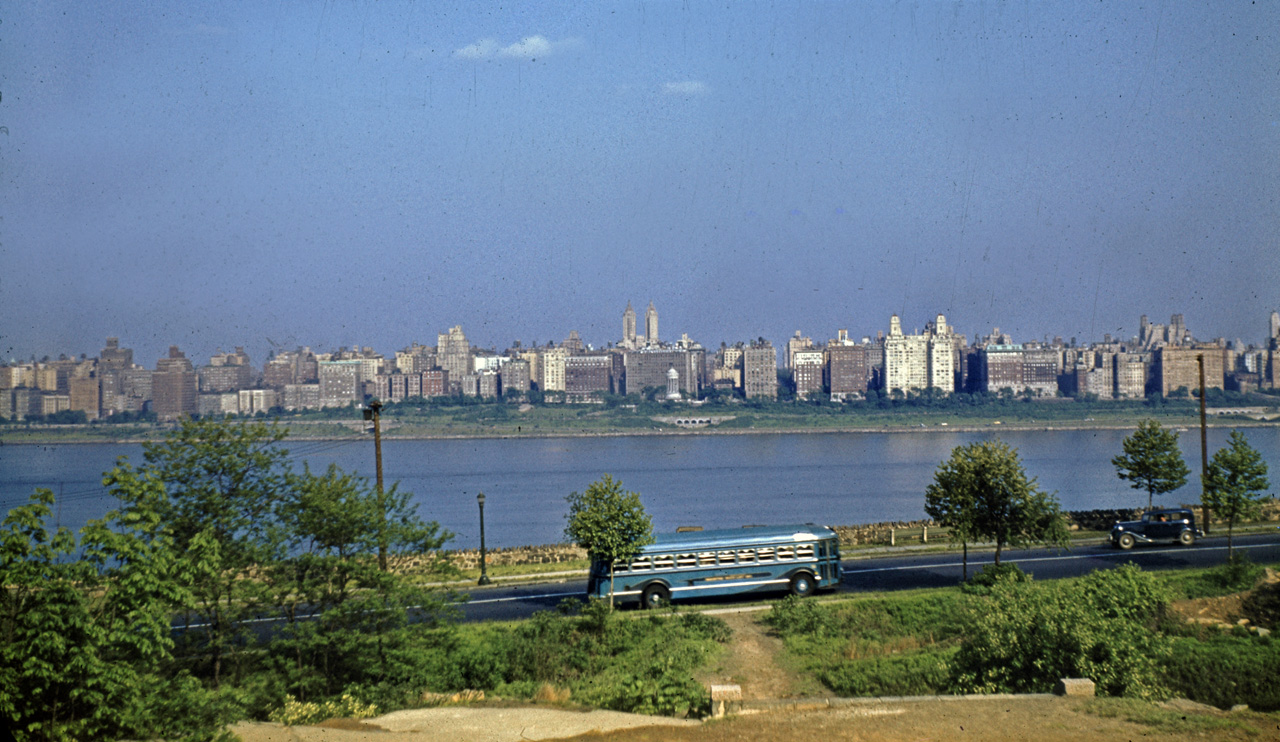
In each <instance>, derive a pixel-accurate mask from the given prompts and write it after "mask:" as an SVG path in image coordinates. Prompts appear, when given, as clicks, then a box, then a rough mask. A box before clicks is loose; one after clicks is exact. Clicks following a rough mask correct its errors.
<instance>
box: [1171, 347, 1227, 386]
mask: <svg viewBox="0 0 1280 742" xmlns="http://www.w3.org/2000/svg"><path fill="white" fill-rule="evenodd" d="M1202 355H1203V356H1204V385H1205V388H1206V389H1222V388H1224V386H1225V371H1224V365H1223V361H1224V356H1223V348H1221V347H1219V346H1217V345H1206V344H1200V345H1190V346H1185V347H1172V346H1168V345H1166V346H1164V347H1163V348H1160V349H1159V350H1158V351H1156V369H1155V371H1156V386H1157V387H1158V388H1159V389H1160V394H1161V395H1162V396H1165V397H1168V396H1170V395H1172V394H1175V393H1179V392H1185V393H1190V392H1191V391H1192V390H1199V389H1200V364H1199V361H1198V360H1197V358H1198V357H1199V356H1202Z"/></svg>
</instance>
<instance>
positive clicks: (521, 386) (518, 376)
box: [498, 358, 530, 396]
mask: <svg viewBox="0 0 1280 742" xmlns="http://www.w3.org/2000/svg"><path fill="white" fill-rule="evenodd" d="M498 382H499V383H500V384H501V385H502V394H503V396H507V395H508V394H515V393H524V392H527V391H529V382H530V379H529V362H528V361H526V360H524V359H523V358H516V359H513V360H510V361H507V362H506V363H504V364H503V365H502V368H501V369H500V370H499V371H498Z"/></svg>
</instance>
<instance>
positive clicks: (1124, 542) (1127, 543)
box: [1116, 533, 1134, 549]
mask: <svg viewBox="0 0 1280 742" xmlns="http://www.w3.org/2000/svg"><path fill="white" fill-rule="evenodd" d="M1133 544H1134V538H1133V534H1132V533H1122V534H1120V540H1119V541H1117V542H1116V545H1117V546H1119V547H1120V548H1121V549H1132V548H1133Z"/></svg>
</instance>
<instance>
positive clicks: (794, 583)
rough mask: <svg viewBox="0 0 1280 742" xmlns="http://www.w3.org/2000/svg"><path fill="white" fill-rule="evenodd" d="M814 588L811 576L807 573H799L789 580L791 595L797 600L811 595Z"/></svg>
mask: <svg viewBox="0 0 1280 742" xmlns="http://www.w3.org/2000/svg"><path fill="white" fill-rule="evenodd" d="M815 587H816V585H815V584H814V582H813V575H811V574H809V573H808V572H801V573H800V574H798V575H796V576H795V577H792V578H791V594H792V595H794V596H796V597H797V598H803V597H805V596H806V595H812V594H813V591H814V588H815Z"/></svg>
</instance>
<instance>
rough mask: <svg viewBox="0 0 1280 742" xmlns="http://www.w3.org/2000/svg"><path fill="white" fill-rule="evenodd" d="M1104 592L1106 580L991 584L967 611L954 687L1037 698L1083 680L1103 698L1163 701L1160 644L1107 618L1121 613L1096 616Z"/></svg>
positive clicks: (1118, 618) (1127, 621) (1164, 649)
mask: <svg viewBox="0 0 1280 742" xmlns="http://www.w3.org/2000/svg"><path fill="white" fill-rule="evenodd" d="M1130 577H1131V576H1126V577H1125V579H1129V578H1130ZM1120 582H1121V583H1123V582H1124V580H1123V579H1122V580H1120ZM1106 588H1107V582H1106V580H1100V581H1099V582H1098V583H1097V584H1077V585H1056V584H1055V585H1037V584H1033V583H1023V582H1014V581H1006V580H997V581H996V582H995V583H994V584H993V585H992V587H991V592H990V595H988V596H986V597H983V598H977V599H975V602H974V605H973V607H972V609H971V611H970V615H969V622H968V629H967V632H966V634H967V638H966V640H965V642H964V643H963V644H962V645H961V647H960V650H959V652H957V653H956V656H955V663H954V676H953V683H954V686H955V687H956V688H957V689H958V690H961V691H965V692H977V693H997V692H1010V693H1028V692H1031V693H1044V692H1048V691H1049V690H1051V689H1052V687H1053V684H1054V683H1055V682H1056V681H1057V680H1058V679H1059V678H1064V677H1087V678H1092V679H1093V681H1094V682H1095V683H1097V685H1098V689H1099V691H1100V692H1101V693H1104V694H1107V695H1117V696H1136V697H1160V696H1163V695H1164V694H1165V688H1164V686H1163V685H1162V683H1161V681H1160V666H1159V661H1160V659H1161V658H1162V657H1164V656H1165V655H1166V654H1167V653H1168V643H1167V641H1166V640H1165V639H1163V638H1162V637H1159V636H1157V635H1156V634H1155V633H1153V632H1152V631H1150V630H1149V629H1148V628H1147V627H1146V626H1144V625H1142V624H1141V623H1139V622H1137V621H1135V620H1133V619H1132V618H1129V617H1126V616H1124V615H1109V614H1111V613H1122V612H1118V611H1107V610H1103V609H1100V608H1099V607H1098V605H1097V603H1098V602H1101V601H1100V597H1101V596H1105V595H1106ZM1141 589H1142V590H1145V588H1141Z"/></svg>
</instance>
